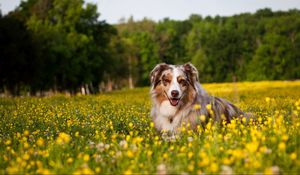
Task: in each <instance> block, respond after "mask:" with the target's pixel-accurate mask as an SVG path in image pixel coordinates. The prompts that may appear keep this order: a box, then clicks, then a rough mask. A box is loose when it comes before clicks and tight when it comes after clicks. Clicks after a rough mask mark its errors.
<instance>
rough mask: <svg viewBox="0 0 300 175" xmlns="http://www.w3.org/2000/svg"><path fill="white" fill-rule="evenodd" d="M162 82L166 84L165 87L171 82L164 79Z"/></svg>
mask: <svg viewBox="0 0 300 175" xmlns="http://www.w3.org/2000/svg"><path fill="white" fill-rule="evenodd" d="M162 81H163V84H164V85H165V86H166V85H167V84H169V83H170V82H171V81H170V80H168V79H163V80H162Z"/></svg>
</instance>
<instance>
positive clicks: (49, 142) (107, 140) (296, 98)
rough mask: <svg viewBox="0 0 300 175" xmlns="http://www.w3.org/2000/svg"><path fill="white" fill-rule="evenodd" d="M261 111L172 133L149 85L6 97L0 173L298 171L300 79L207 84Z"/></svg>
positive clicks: (0, 113) (1, 106)
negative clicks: (159, 116)
mask: <svg viewBox="0 0 300 175" xmlns="http://www.w3.org/2000/svg"><path fill="white" fill-rule="evenodd" d="M204 88H206V89H207V90H208V92H209V93H210V94H212V95H216V96H220V97H224V98H226V99H228V100H230V101H232V102H234V103H235V104H237V106H239V107H240V108H241V109H243V110H244V111H247V112H251V113H253V114H254V115H255V116H256V123H255V124H254V123H250V124H248V125H243V124H241V123H240V121H233V122H232V123H231V124H229V125H227V126H225V127H222V128H220V127H218V125H212V124H211V123H209V124H208V125H207V127H206V130H200V131H199V132H197V133H196V132H192V131H190V130H188V128H182V134H181V135H180V138H178V139H177V140H173V141H166V140H164V139H163V138H161V136H160V134H159V133H157V132H156V131H155V129H154V128H153V123H152V122H151V118H150V116H149V115H150V114H149V111H150V106H151V103H150V99H149V92H148V91H149V89H148V88H141V89H135V90H126V91H125V90H124V91H117V92H112V93H106V94H101V95H95V96H76V97H66V96H63V95H58V96H55V97H45V98H34V97H26V98H1V99H0V117H1V120H0V162H1V163H0V173H1V174H6V173H8V174H16V173H34V174H48V173H51V174H52V173H59V174H62V173H64V174H65V173H68V174H70V173H75V174H76V173H78V174H91V173H112V174H121V173H124V174H127V173H128V174H130V173H162V174H164V173H190V174H201V173H206V174H207V173H229V174H230V173H250V174H252V173H253V174H254V173H265V174H271V173H273V174H276V173H280V172H281V173H284V174H287V173H295V174H296V173H300V160H299V158H300V149H299V148H300V118H299V114H300V82H299V81H297V82H284V81H276V82H256V83H247V82H245V83H238V84H231V83H226V84H225V83H224V84H205V85H204Z"/></svg>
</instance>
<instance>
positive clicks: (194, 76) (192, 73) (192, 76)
mask: <svg viewBox="0 0 300 175" xmlns="http://www.w3.org/2000/svg"><path fill="white" fill-rule="evenodd" d="M182 67H183V70H184V72H185V73H186V76H187V79H188V81H189V82H190V84H192V85H193V86H194V84H195V83H194V82H196V81H199V77H198V76H199V73H198V70H197V68H196V67H195V66H194V65H192V63H186V64H184V65H182Z"/></svg>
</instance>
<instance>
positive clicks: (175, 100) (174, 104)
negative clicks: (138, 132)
mask: <svg viewBox="0 0 300 175" xmlns="http://www.w3.org/2000/svg"><path fill="white" fill-rule="evenodd" d="M164 92H165V91H164ZM165 95H166V96H167V98H168V100H169V101H170V104H171V105H172V106H177V105H178V103H179V101H180V100H181V97H182V96H183V95H182V96H181V97H180V98H175V97H171V98H169V96H168V94H167V93H166V92H165Z"/></svg>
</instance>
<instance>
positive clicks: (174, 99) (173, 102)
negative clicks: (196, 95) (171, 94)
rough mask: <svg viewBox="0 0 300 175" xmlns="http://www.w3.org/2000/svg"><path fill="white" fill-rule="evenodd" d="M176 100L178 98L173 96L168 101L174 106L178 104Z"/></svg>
mask: <svg viewBox="0 0 300 175" xmlns="http://www.w3.org/2000/svg"><path fill="white" fill-rule="evenodd" d="M178 102H179V99H176V98H173V99H171V100H170V103H171V105H172V106H176V105H177V104H178Z"/></svg>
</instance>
